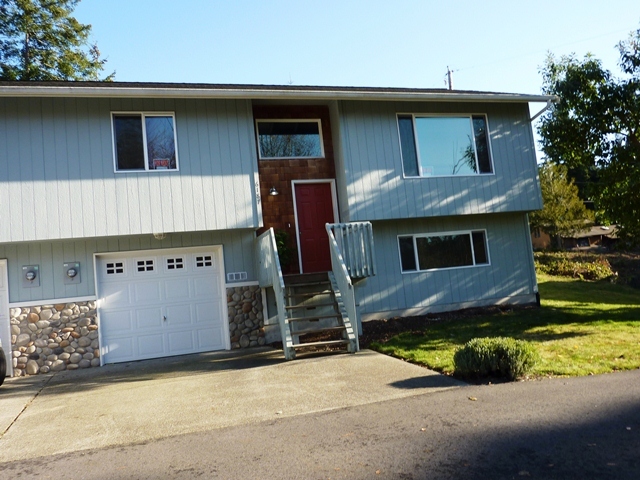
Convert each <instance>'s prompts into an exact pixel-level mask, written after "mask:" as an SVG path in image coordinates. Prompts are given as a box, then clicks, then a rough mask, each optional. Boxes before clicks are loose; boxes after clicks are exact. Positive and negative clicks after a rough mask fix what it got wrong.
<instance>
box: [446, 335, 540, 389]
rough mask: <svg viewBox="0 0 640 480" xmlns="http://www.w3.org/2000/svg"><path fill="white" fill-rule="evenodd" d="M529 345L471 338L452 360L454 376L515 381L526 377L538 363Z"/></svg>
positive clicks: (507, 339) (506, 339) (536, 353)
mask: <svg viewBox="0 0 640 480" xmlns="http://www.w3.org/2000/svg"><path fill="white" fill-rule="evenodd" d="M538 359H539V356H538V352H537V351H536V349H535V348H534V346H533V345H531V344H530V343H529V342H525V341H524V340H515V339H513V338H506V337H491V338H474V339H472V340H469V341H468V342H467V343H466V344H465V345H464V347H462V348H461V349H459V350H458V351H457V352H456V353H455V355H454V356H453V364H454V367H455V373H456V374H457V375H460V376H463V377H474V376H477V377H486V376H490V375H491V376H498V377H507V378H508V379H509V380H515V379H516V378H519V377H522V376H524V375H526V374H527V373H529V372H530V371H531V369H532V368H533V367H534V365H535V364H536V362H537V361H538Z"/></svg>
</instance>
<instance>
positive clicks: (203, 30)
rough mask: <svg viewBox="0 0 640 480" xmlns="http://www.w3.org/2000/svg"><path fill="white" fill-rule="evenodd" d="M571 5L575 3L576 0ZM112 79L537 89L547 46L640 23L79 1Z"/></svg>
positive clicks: (539, 13)
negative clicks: (449, 80) (449, 83)
mask: <svg viewBox="0 0 640 480" xmlns="http://www.w3.org/2000/svg"><path fill="white" fill-rule="evenodd" d="M577 5H579V7H578V6H577ZM75 16H76V17H77V19H78V20H79V21H81V22H83V23H89V24H91V25H92V26H93V30H92V40H94V41H97V42H98V46H99V48H100V50H101V51H102V53H103V55H104V56H106V57H107V58H108V63H107V69H108V71H109V72H110V71H112V70H116V79H117V80H120V81H167V82H207V83H258V84H289V83H292V84H294V85H340V86H346V85H348V86H380V87H426V88H439V87H443V86H444V79H445V74H446V71H447V66H450V67H451V68H452V69H453V70H454V74H453V76H454V87H455V88H456V89H461V90H489V91H506V92H518V93H539V92H540V86H541V77H540V75H539V73H538V68H539V66H540V65H542V64H543V62H544V59H545V56H546V52H547V51H552V52H554V53H555V54H566V53H570V52H575V53H577V54H578V55H579V56H583V55H584V54H585V53H586V52H592V53H593V54H595V55H596V56H597V57H598V58H601V59H602V60H603V61H604V63H605V65H606V66H607V67H608V68H610V69H615V68H616V62H617V52H616V50H615V45H616V43H617V42H618V41H620V40H621V39H623V38H626V37H627V34H628V33H629V32H630V31H632V30H635V29H637V28H638V27H639V26H640V1H638V0H607V1H604V0H598V1H594V0H582V1H563V0H555V1H547V0H537V1H522V0H510V1H492V0H485V1H482V2H480V1H477V0H475V1H449V2H445V1H442V0H440V1H432V0H422V1H405V0H395V1H379V0H367V1H360V0H354V1H350V0H342V1H334V0H323V1H318V0H315V1H306V0H292V1H289V0H286V1H285V0H280V1H278V0H273V1H264V0H263V1H255V0H233V1H232V0H225V1H220V0H208V1H207V0H180V1H175V0H172V1H162V0H82V1H81V2H80V4H79V5H78V8H77V9H76V11H75Z"/></svg>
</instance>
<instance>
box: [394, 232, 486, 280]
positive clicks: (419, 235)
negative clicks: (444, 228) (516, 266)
mask: <svg viewBox="0 0 640 480" xmlns="http://www.w3.org/2000/svg"><path fill="white" fill-rule="evenodd" d="M473 232H483V233H484V248H485V249H486V254H487V263H476V252H475V250H474V248H473V236H472V233H473ZM465 234H467V235H469V239H470V241H471V256H472V257H473V265H463V266H461V267H442V268H429V269H426V270H420V262H419V259H418V245H417V243H416V239H417V238H428V237H446V236H449V235H465ZM400 237H403V238H406V237H411V238H412V239H413V255H414V257H415V262H416V269H415V270H407V271H404V270H402V254H401V252H400ZM396 244H397V245H398V261H399V262H400V273H402V274H403V275H407V274H414V273H423V272H441V271H444V270H460V269H465V268H479V267H489V266H491V254H490V252H489V235H487V230H486V229H485V228H474V229H472V230H457V231H452V232H430V233H405V234H401V235H397V238H396Z"/></svg>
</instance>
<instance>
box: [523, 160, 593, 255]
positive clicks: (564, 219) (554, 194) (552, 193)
mask: <svg viewBox="0 0 640 480" xmlns="http://www.w3.org/2000/svg"><path fill="white" fill-rule="evenodd" d="M539 174H540V188H541V189H542V202H543V207H542V210H538V211H536V212H532V213H531V214H529V224H530V226H531V228H539V229H541V230H544V231H545V232H547V233H548V234H549V236H550V237H552V238H555V239H556V244H557V246H558V248H560V247H561V246H562V244H561V242H562V240H561V237H568V236H571V235H573V234H575V233H577V232H580V231H584V230H587V229H588V228H589V226H590V223H592V222H593V215H592V213H591V212H590V211H589V210H587V209H586V207H585V206H584V203H583V201H582V200H581V199H580V197H579V196H578V187H576V186H575V184H574V183H573V181H572V180H570V179H569V177H568V175H567V167H565V166H564V165H555V164H553V163H545V164H543V165H542V166H540V169H539Z"/></svg>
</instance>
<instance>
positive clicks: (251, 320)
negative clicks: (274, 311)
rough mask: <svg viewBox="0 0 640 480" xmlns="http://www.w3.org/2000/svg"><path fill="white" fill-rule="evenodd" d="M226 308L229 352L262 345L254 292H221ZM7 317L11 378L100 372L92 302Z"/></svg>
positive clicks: (24, 310)
mask: <svg viewBox="0 0 640 480" xmlns="http://www.w3.org/2000/svg"><path fill="white" fill-rule="evenodd" d="M227 308H228V315H229V335H230V337H231V348H232V349H237V348H249V347H257V346H261V345H265V344H266V339H265V330H264V316H263V312H262V309H263V306H262V291H261V290H260V287H259V286H257V285H251V286H242V287H230V288H227ZM10 317H11V318H10V322H11V355H12V360H13V375H14V376H16V377H20V376H24V375H36V374H38V373H49V372H60V371H62V370H76V369H79V368H90V367H98V366H100V345H99V341H98V325H97V323H96V321H97V312H96V302H95V301H88V302H76V303H61V304H53V305H39V306H33V307H16V308H12V309H11V310H10Z"/></svg>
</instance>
